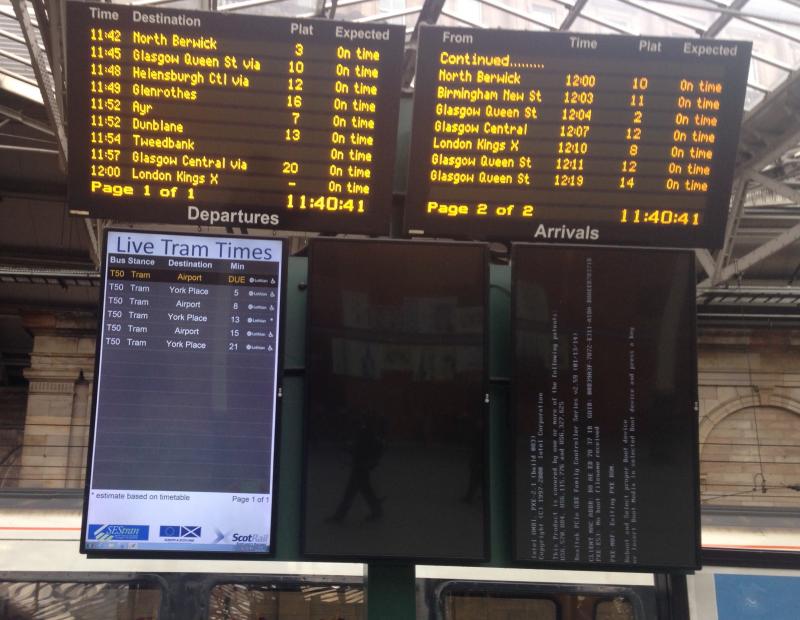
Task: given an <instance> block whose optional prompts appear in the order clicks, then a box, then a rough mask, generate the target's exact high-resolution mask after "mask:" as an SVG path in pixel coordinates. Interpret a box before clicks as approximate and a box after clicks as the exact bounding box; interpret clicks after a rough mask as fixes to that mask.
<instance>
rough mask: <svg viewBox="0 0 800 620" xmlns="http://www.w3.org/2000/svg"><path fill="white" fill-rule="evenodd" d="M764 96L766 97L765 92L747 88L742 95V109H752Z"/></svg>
mask: <svg viewBox="0 0 800 620" xmlns="http://www.w3.org/2000/svg"><path fill="white" fill-rule="evenodd" d="M764 97H766V93H762V92H761V91H759V90H755V89H752V88H748V89H747V92H746V93H745V95H744V109H745V110H748V111H749V110H752V109H753V108H754V107H755V106H756V105H757V104H758V103H761V100H762V99H763V98H764Z"/></svg>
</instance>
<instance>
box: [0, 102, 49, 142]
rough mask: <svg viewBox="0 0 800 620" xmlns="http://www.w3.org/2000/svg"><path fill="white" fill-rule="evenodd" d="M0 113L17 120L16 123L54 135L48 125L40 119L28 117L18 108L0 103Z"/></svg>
mask: <svg viewBox="0 0 800 620" xmlns="http://www.w3.org/2000/svg"><path fill="white" fill-rule="evenodd" d="M0 114H2V115H3V116H5V117H6V118H10V119H11V120H12V121H17V122H18V123H22V124H23V125H27V126H28V127H30V128H31V129H35V130H36V131H41V132H42V133H45V134H47V135H48V136H55V133H54V132H53V130H52V129H51V128H50V127H49V125H47V124H46V123H43V122H41V121H37V120H36V119H33V118H29V117H27V116H25V115H24V114H23V113H22V112H20V111H18V110H14V109H12V108H9V107H7V106H4V105H0Z"/></svg>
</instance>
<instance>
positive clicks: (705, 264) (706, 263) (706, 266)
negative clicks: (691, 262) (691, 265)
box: [694, 249, 714, 277]
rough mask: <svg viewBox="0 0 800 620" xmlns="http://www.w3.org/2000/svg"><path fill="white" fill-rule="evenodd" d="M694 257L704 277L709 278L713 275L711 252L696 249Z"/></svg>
mask: <svg viewBox="0 0 800 620" xmlns="http://www.w3.org/2000/svg"><path fill="white" fill-rule="evenodd" d="M694 255H695V256H696V257H697V262H698V263H700V266H701V267H702V268H703V271H705V272H706V275H707V276H709V277H711V276H712V275H714V257H713V256H711V252H709V251H708V250H705V249H702V250H700V249H698V250H695V251H694Z"/></svg>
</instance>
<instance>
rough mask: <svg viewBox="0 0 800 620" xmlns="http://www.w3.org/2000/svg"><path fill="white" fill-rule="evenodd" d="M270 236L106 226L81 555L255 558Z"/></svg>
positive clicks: (266, 542)
mask: <svg viewBox="0 0 800 620" xmlns="http://www.w3.org/2000/svg"><path fill="white" fill-rule="evenodd" d="M283 260H284V257H283V246H282V242H281V241H280V240H275V239H252V238H237V237H233V236H226V237H220V236H200V235H178V234H174V233H149V232H141V231H135V232H134V231H118V230H109V231H108V233H107V235H106V243H105V256H104V261H103V285H102V286H103V294H102V305H101V308H100V330H99V331H100V337H99V338H98V349H97V357H96V359H97V362H96V363H97V366H96V370H95V377H96V382H95V397H94V407H93V420H92V432H91V445H90V457H91V458H90V463H89V469H88V472H87V481H88V488H87V497H86V504H85V510H86V515H85V521H84V534H83V536H82V540H83V548H84V549H85V550H86V551H87V552H89V553H120V554H125V553H131V552H133V553H139V552H147V553H151V552H164V551H166V552H170V553H184V552H185V553H215V554H220V553H222V554H228V553H234V554H240V553H269V552H270V551H271V549H272V548H273V547H272V542H271V541H272V514H273V498H274V492H273V485H274V479H275V476H274V466H275V453H276V437H275V429H276V428H277V411H278V398H279V396H278V395H279V393H280V388H279V377H280V373H279V359H280V358H279V352H278V349H279V344H280V329H281V325H280V317H281V308H282V294H281V291H282V290H283V287H282V277H283V275H282V274H283V267H282V266H283Z"/></svg>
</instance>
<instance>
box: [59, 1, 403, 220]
mask: <svg viewBox="0 0 800 620" xmlns="http://www.w3.org/2000/svg"><path fill="white" fill-rule="evenodd" d="M67 24H68V26H67V29H68V30H67V31H68V34H69V37H68V45H67V55H68V62H69V84H70V88H69V149H70V158H69V206H70V209H71V211H72V212H74V213H79V214H81V213H82V214H88V215H90V216H97V217H110V218H116V219H122V220H146V221H153V222H167V223H183V224H186V223H189V224H199V225H214V224H216V225H228V226H253V227H266V228H283V229H301V230H312V231H321V232H353V233H374V234H381V233H387V232H388V226H389V219H390V218H389V213H388V210H389V207H390V202H391V180H392V175H393V161H394V151H395V142H396V135H397V110H398V105H399V95H400V71H401V65H402V56H403V44H404V39H405V34H404V30H403V28H402V27H400V26H389V25H383V24H381V25H366V24H351V23H344V22H335V21H330V20H308V19H288V18H280V17H262V16H255V15H234V14H227V13H225V14H223V13H217V12H198V11H178V10H168V9H161V8H146V7H135V6H122V5H113V6H109V5H107V4H92V3H82V2H80V3H79V2H70V3H68V7H67Z"/></svg>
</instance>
